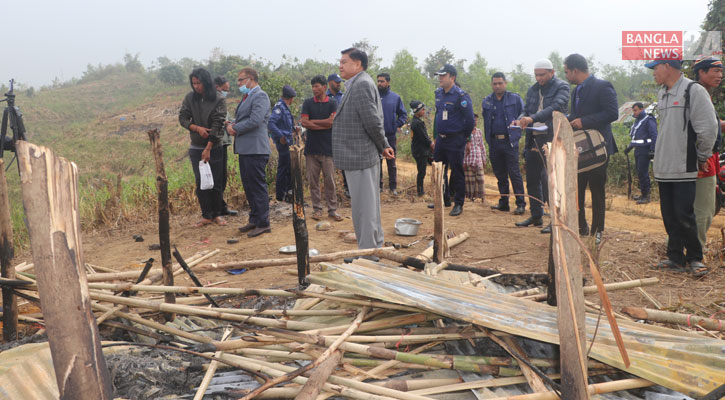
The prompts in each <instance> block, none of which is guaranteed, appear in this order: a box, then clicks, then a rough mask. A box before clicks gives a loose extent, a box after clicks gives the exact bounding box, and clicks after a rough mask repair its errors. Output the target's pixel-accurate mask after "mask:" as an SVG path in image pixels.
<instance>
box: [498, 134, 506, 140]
mask: <svg viewBox="0 0 725 400" xmlns="http://www.w3.org/2000/svg"><path fill="white" fill-rule="evenodd" d="M496 139H501V140H503V139H506V135H496Z"/></svg>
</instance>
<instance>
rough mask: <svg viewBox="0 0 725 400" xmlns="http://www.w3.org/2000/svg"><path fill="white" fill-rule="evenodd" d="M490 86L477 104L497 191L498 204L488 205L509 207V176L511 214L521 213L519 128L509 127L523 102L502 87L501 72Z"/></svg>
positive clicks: (521, 108) (522, 196) (506, 208)
mask: <svg viewBox="0 0 725 400" xmlns="http://www.w3.org/2000/svg"><path fill="white" fill-rule="evenodd" d="M491 87H492V88H493V93H491V94H490V95H488V97H486V98H485V99H483V102H482V103H481V114H482V115H483V131H484V134H485V135H486V142H487V143H488V148H489V156H490V159H491V167H492V168H493V173H494V174H495V175H496V179H497V180H498V192H499V193H500V194H501V198H500V199H499V201H498V204H496V205H493V206H491V208H492V209H494V210H499V211H509V210H510V208H509V179H511V186H513V189H514V196H516V210H514V214H515V215H522V214H523V213H524V212H525V210H526V200H524V180H523V179H522V178H521V170H520V169H519V139H521V129H514V128H511V127H510V126H511V123H512V122H513V121H514V120H516V118H518V116H519V115H520V114H521V112H522V111H523V108H524V102H523V100H521V96H519V95H518V94H517V93H512V92H509V91H507V90H506V76H505V75H504V74H503V72H496V73H495V74H493V76H492V77H491Z"/></svg>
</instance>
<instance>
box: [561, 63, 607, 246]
mask: <svg viewBox="0 0 725 400" xmlns="http://www.w3.org/2000/svg"><path fill="white" fill-rule="evenodd" d="M564 73H565V74H566V79H567V80H568V81H569V83H574V84H576V87H575V88H574V89H573V90H572V92H571V102H570V105H571V113H570V114H569V122H570V123H571V127H572V128H574V130H575V131H578V130H589V131H592V130H596V131H598V132H599V133H600V134H601V136H602V138H603V139H604V143H605V147H606V149H607V154H606V155H607V157H606V160H605V161H604V164H602V165H600V166H598V167H596V168H593V169H590V170H588V171H586V172H579V174H578V175H577V185H578V194H579V199H578V200H579V234H580V235H582V236H585V235H588V234H591V235H592V236H594V238H595V239H594V240H595V242H596V244H599V242H601V240H602V231H603V230H604V215H605V211H606V192H605V185H606V183H607V165H608V164H609V157H611V156H612V155H613V154H614V153H616V152H617V143H616V142H615V141H614V136H613V135H612V122H614V121H616V120H617V117H618V116H619V110H618V108H617V93H616V92H615V91H614V87H613V86H612V84H611V83H609V82H607V81H605V80H602V79H599V78H596V77H595V76H594V75H592V74H590V73H589V67H588V65H587V60H586V58H584V56H582V55H581V54H576V53H574V54H570V55H568V56H567V57H566V58H565V59H564ZM590 133H591V134H595V133H596V132H590ZM580 158H581V157H580ZM587 186H589V192H590V193H591V195H592V225H591V229H590V227H589V226H588V225H587V219H586V213H585V211H584V198H585V197H584V196H585V193H586V189H587Z"/></svg>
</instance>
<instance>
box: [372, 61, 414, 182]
mask: <svg viewBox="0 0 725 400" xmlns="http://www.w3.org/2000/svg"><path fill="white" fill-rule="evenodd" d="M377 78H378V79H377V81H378V82H377V83H378V93H380V102H381V103H382V104H383V128H384V129H385V138H387V139H388V144H390V147H392V148H393V152H397V150H396V147H395V145H396V143H397V141H398V140H397V137H396V136H395V135H396V133H397V132H398V129H400V127H401V126H403V125H405V123H406V122H407V121H408V112H407V111H405V106H404V105H403V100H402V99H401V98H400V96H399V95H398V94H397V93H395V92H393V91H392V90H390V74H388V73H387V72H381V73H379V74H378V76H377ZM380 162H381V165H380V191H382V190H383V166H382V162H383V161H382V160H380ZM385 162H386V163H387V164H388V187H389V189H390V193H391V194H392V195H393V196H397V195H398V191H397V188H398V169H397V167H396V165H395V158H391V159H386V160H385Z"/></svg>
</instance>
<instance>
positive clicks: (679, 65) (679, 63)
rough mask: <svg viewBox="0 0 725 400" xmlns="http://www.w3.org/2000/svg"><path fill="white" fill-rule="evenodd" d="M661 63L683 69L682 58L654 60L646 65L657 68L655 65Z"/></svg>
mask: <svg viewBox="0 0 725 400" xmlns="http://www.w3.org/2000/svg"><path fill="white" fill-rule="evenodd" d="M660 64H670V66H671V67H672V68H676V69H682V61H680V60H654V61H650V62H648V63H646V64H645V65H644V66H645V67H647V68H649V69H655V66H656V65H660Z"/></svg>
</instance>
